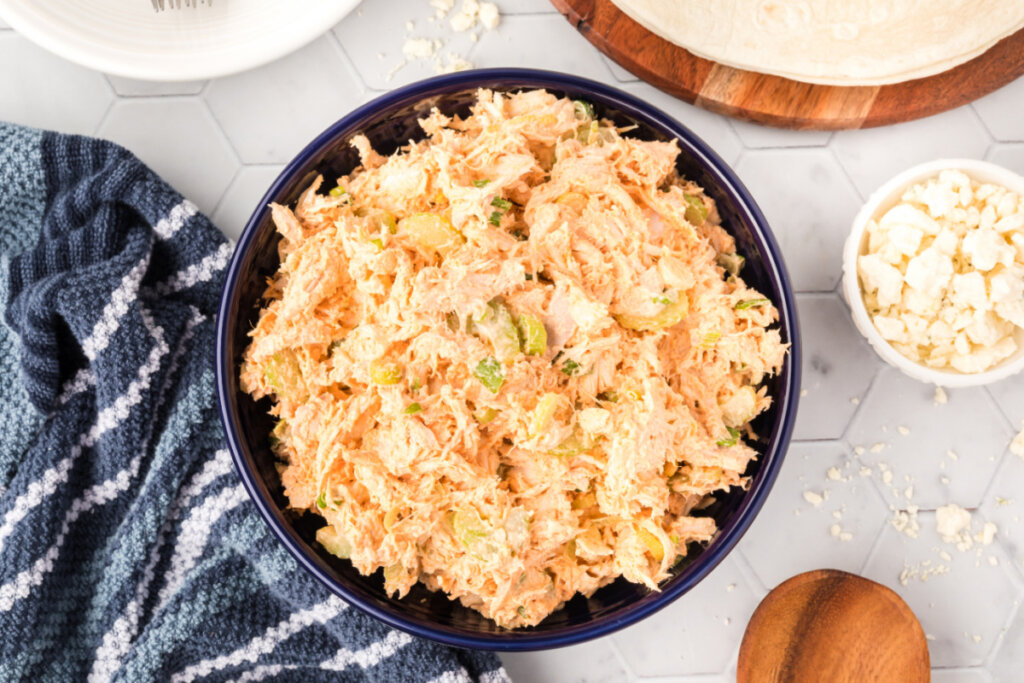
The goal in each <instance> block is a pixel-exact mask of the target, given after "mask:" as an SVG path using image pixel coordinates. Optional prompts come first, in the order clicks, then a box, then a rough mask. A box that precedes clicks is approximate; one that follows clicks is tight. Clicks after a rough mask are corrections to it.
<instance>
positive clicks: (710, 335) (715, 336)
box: [700, 331, 722, 349]
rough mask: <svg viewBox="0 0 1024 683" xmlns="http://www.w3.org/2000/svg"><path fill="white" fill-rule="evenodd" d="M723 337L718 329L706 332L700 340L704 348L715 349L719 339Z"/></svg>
mask: <svg viewBox="0 0 1024 683" xmlns="http://www.w3.org/2000/svg"><path fill="white" fill-rule="evenodd" d="M721 338H722V333H721V332H718V331H714V332H706V333H705V334H704V336H703V337H702V338H701V340H700V346H701V348H702V349H713V348H714V347H715V344H717V343H718V340H719V339H721Z"/></svg>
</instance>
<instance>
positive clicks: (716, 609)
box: [612, 557, 758, 677]
mask: <svg viewBox="0 0 1024 683" xmlns="http://www.w3.org/2000/svg"><path fill="white" fill-rule="evenodd" d="M757 603H758V596H757V594H756V593H754V591H753V590H752V589H751V587H750V586H749V584H748V582H747V580H746V578H745V577H744V575H743V573H742V572H741V571H740V570H739V568H738V566H737V563H736V560H735V559H733V558H731V557H730V558H726V559H725V561H723V562H722V564H720V565H719V566H718V567H716V568H715V570H714V571H713V572H712V573H711V574H709V575H708V577H707V578H706V579H704V581H702V582H701V583H700V584H698V585H697V586H696V587H695V588H694V589H693V590H691V591H690V592H689V593H687V594H686V595H684V596H683V597H681V598H679V600H677V601H676V602H674V603H672V604H671V605H669V606H668V607H666V608H665V609H663V610H661V611H660V612H658V613H657V614H655V615H654V616H651V617H648V618H647V619H645V620H644V621H642V622H640V623H639V624H636V625H634V626H630V627H629V628H627V629H625V630H623V631H620V632H619V633H617V634H615V635H614V636H612V639H613V640H614V641H615V643H616V644H617V645H618V647H619V650H620V651H621V652H622V655H623V657H624V658H625V659H626V662H627V663H628V664H629V667H630V669H631V670H632V672H633V673H634V674H636V675H637V676H640V677H645V676H671V675H674V674H699V673H716V672H720V671H723V670H724V669H725V668H726V667H727V666H728V664H729V662H730V660H732V659H733V658H735V656H736V648H737V647H738V645H739V641H740V638H741V637H742V635H743V629H744V628H746V624H747V620H749V619H750V615H751V614H752V613H753V612H754V608H755V607H757Z"/></svg>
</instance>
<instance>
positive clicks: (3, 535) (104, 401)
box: [0, 123, 508, 683]
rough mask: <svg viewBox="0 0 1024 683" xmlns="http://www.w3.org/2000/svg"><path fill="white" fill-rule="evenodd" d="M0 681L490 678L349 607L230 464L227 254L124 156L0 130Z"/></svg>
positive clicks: (478, 655)
mask: <svg viewBox="0 0 1024 683" xmlns="http://www.w3.org/2000/svg"><path fill="white" fill-rule="evenodd" d="M0 206H2V207H3V213H2V217H0V309H2V311H3V319H2V322H0V680H3V681H9V680H19V679H30V680H33V681H90V682H99V681H108V680H121V681H176V682H178V681H180V682H185V681H228V680H236V681H257V680H261V679H266V680H275V681H301V682H302V683H309V682H310V681H321V680H344V681H401V682H403V683H404V682H405V681H438V682H442V681H443V682H445V683H456V682H459V681H485V682H488V683H497V682H500V681H507V680H508V678H507V676H506V674H505V672H504V670H503V669H502V668H501V665H500V663H499V662H498V659H497V658H496V657H495V656H494V655H493V654H490V653H484V652H472V651H465V650H457V649H453V648H447V647H442V646H439V645H436V644H433V643H430V642H428V641H424V640H419V639H417V638H414V637H412V636H410V635H408V634H406V633H404V632H401V631H395V630H392V629H390V628H389V627H387V626H384V625H383V624H381V623H380V622H378V621H376V620H374V619H373V618H371V617H369V616H367V615H365V614H363V613H361V612H359V611H358V610H356V609H351V608H349V607H348V606H347V605H346V603H345V602H343V601H342V600H341V599H339V598H338V597H336V596H335V595H333V594H332V593H330V592H329V591H328V590H327V589H326V588H324V587H323V586H322V585H320V584H319V583H318V582H317V581H315V580H314V579H313V578H312V577H310V576H308V575H307V574H306V573H305V572H304V571H303V570H302V569H300V568H299V566H298V564H297V563H296V562H295V561H294V559H293V558H292V557H291V556H290V555H289V554H288V552H287V551H286V550H285V549H284V548H283V547H282V546H281V545H280V544H279V543H278V542H277V541H276V540H275V538H274V537H273V536H272V534H271V533H270V531H269V530H268V529H267V526H266V525H265V524H264V523H263V521H262V520H261V519H260V517H259V515H258V514H257V512H256V509H255V507H254V506H253V504H252V503H251V501H250V500H249V498H248V497H247V495H246V493H245V490H244V489H243V488H242V484H241V482H240V481H239V479H238V476H237V474H236V473H235V470H234V467H233V465H232V462H231V458H230V456H229V455H228V453H227V451H226V450H225V449H224V441H223V437H222V432H221V427H220V423H219V421H218V417H217V406H216V399H215V391H214V371H213V349H214V316H215V313H216V306H217V299H218V296H219V293H220V287H221V280H222V275H223V271H224V268H225V266H226V265H227V262H228V260H229V257H230V255H231V244H230V243H229V242H227V241H226V240H225V239H224V237H223V236H221V234H220V233H219V232H218V231H217V230H216V229H215V228H214V227H213V225H212V224H211V223H210V221H208V220H207V219H206V218H205V217H204V216H202V215H201V214H199V213H198V212H197V210H196V207H195V206H194V205H193V204H191V203H190V202H188V201H187V200H183V199H182V197H181V196H180V195H178V194H177V193H176V192H175V191H174V190H173V189H171V188H170V187H168V186H167V185H166V184H165V183H164V182H163V181H161V180H160V179H159V178H158V177H157V176H156V175H154V174H153V173H152V172H151V171H150V170H149V169H147V168H146V167H145V166H144V165H143V164H142V163H141V162H139V161H138V159H136V158H135V157H134V156H132V155H131V154H130V153H129V152H127V151H125V150H124V149H121V148H120V147H117V146H116V145H113V144H111V143H108V142H104V141H100V140H92V139H88V138H83V137H77V136H65V135H58V134H56V133H48V132H41V131H37V130H31V129H26V128H21V127H17V126H12V125H7V124H2V123H0Z"/></svg>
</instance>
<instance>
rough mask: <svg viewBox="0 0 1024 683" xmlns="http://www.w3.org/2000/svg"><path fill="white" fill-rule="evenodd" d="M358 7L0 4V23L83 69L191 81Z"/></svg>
mask: <svg viewBox="0 0 1024 683" xmlns="http://www.w3.org/2000/svg"><path fill="white" fill-rule="evenodd" d="M182 4H184V2H183V3H182ZM358 4H359V0H214V2H213V4H212V5H208V4H207V3H206V2H205V1H203V2H201V3H200V5H199V7H182V8H181V9H174V10H164V11H163V12H155V11H154V10H153V6H152V4H151V2H150V0H0V17H2V18H3V20H4V21H6V22H7V23H8V24H10V25H11V27H12V28H13V29H15V30H16V31H18V32H19V33H21V34H22V35H24V36H25V37H27V38H28V39H29V40H31V41H33V42H35V43H37V44H38V45H40V46H42V47H43V48H45V49H47V50H50V51H51V52H53V53H55V54H58V55H60V56H61V57H64V58H65V59H69V60H71V61H73V62H77V63H79V64H82V65H83V66H87V67H90V68H93V69H97V70H99V71H103V72H106V73H109V74H115V75H117V76H125V77H127V78H137V79H143V80H150V81H191V80H201V79H205V78H213V77H216V76H224V75H227V74H231V73H235V72H238V71H243V70H245V69H250V68H252V67H254V66H258V65H260V64H264V63H266V62H270V61H273V60H274V59H277V58H278V57H281V56H282V55H285V54H287V53H289V52H292V51H293V50H297V49H298V48H300V47H302V46H303V45H305V44H307V43H309V42H310V41H312V40H313V39H314V38H316V37H318V36H320V35H321V34H323V33H324V32H326V31H327V30H328V29H330V28H331V27H332V26H333V25H334V24H336V23H337V22H339V21H341V19H342V17H344V16H345V15H346V14H348V13H349V12H351V11H352V9H353V8H355V6H356V5H358Z"/></svg>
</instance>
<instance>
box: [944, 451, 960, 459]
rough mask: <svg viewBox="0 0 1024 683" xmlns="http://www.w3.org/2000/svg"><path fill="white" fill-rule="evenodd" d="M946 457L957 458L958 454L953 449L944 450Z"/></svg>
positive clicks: (958, 457)
mask: <svg viewBox="0 0 1024 683" xmlns="http://www.w3.org/2000/svg"><path fill="white" fill-rule="evenodd" d="M946 457H947V458H949V459H950V460H959V459H960V456H959V455H957V454H956V452H955V451H946Z"/></svg>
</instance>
